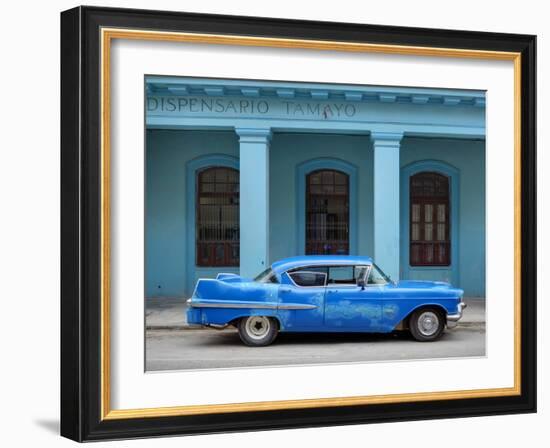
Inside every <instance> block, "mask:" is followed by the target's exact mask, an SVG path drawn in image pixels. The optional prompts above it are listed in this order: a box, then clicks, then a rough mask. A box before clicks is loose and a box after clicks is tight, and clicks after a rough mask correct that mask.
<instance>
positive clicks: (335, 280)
mask: <svg viewBox="0 0 550 448" xmlns="http://www.w3.org/2000/svg"><path fill="white" fill-rule="evenodd" d="M354 271H355V266H331V267H330V268H329V270H328V283H329V284H340V285H341V284H355V272H354Z"/></svg>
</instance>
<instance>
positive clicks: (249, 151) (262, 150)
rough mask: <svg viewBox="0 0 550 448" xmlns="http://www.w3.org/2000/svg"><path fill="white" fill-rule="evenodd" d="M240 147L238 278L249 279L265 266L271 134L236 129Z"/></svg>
mask: <svg viewBox="0 0 550 448" xmlns="http://www.w3.org/2000/svg"><path fill="white" fill-rule="evenodd" d="M236 131H237V134H238V135H239V144H240V150H239V155H240V175H241V176H240V190H239V191H240V263H241V268H240V270H241V275H243V276H247V277H253V276H255V275H257V274H258V273H259V272H262V271H263V270H264V269H265V268H266V267H267V266H268V264H269V142H270V140H271V130H270V129H269V128H268V129H265V128H263V129H262V128H238V129H236Z"/></svg>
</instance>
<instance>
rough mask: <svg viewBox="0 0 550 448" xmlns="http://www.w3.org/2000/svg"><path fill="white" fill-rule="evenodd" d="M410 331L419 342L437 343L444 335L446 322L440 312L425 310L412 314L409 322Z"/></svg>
mask: <svg viewBox="0 0 550 448" xmlns="http://www.w3.org/2000/svg"><path fill="white" fill-rule="evenodd" d="M409 329H410V331H411V334H412V335H413V337H414V338H415V339H416V340H417V341H420V342H430V341H435V340H436V339H438V338H439V337H440V336H441V335H442V334H443V330H444V329H445V320H444V317H443V315H442V314H441V313H440V312H439V311H438V310H436V309H434V308H424V309H421V310H417V311H415V312H414V313H413V314H412V316H411V319H410V321H409Z"/></svg>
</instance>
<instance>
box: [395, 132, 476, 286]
mask: <svg viewBox="0 0 550 448" xmlns="http://www.w3.org/2000/svg"><path fill="white" fill-rule="evenodd" d="M401 167H402V172H401V213H402V215H404V216H405V217H408V215H409V194H408V188H409V183H408V178H409V177H410V176H411V175H412V174H414V173H416V172H419V171H424V170H435V171H437V172H440V173H442V174H444V175H446V176H450V177H451V244H452V248H451V250H452V253H451V257H452V259H451V269H445V268H443V269H442V268H441V267H414V268H413V267H410V266H409V252H408V247H409V245H408V241H409V229H408V220H407V219H402V220H401V251H402V257H401V270H402V273H403V278H411V279H425V280H438V279H439V280H446V281H452V282H453V284H456V285H458V286H460V287H461V288H462V289H464V291H465V294H466V295H467V296H477V297H484V296H485V216H486V215H485V213H486V212H485V210H486V205H485V142H484V141H483V140H479V141H466V140H461V141H457V140H449V139H429V138H405V139H404V140H403V143H402V147H401Z"/></svg>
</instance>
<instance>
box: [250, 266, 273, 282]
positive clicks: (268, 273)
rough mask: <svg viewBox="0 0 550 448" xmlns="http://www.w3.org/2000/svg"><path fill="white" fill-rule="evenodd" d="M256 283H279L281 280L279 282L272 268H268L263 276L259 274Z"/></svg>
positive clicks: (255, 279)
mask: <svg viewBox="0 0 550 448" xmlns="http://www.w3.org/2000/svg"><path fill="white" fill-rule="evenodd" d="M254 281H255V282H258V283H279V280H277V275H276V274H275V272H273V270H272V269H271V268H267V269H266V270H265V271H263V272H262V273H261V274H258V275H257V276H256V277H255V278H254Z"/></svg>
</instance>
